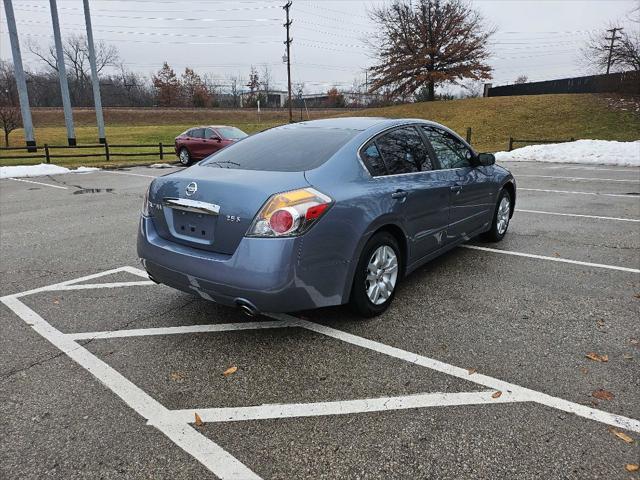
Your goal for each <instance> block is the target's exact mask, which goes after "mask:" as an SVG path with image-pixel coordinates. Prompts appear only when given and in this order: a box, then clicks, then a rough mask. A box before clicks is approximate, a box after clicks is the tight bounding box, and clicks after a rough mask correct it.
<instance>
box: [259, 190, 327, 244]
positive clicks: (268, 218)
mask: <svg viewBox="0 0 640 480" xmlns="http://www.w3.org/2000/svg"><path fill="white" fill-rule="evenodd" d="M332 204H333V200H332V199H331V198H330V197H328V196H327V195H325V194H323V193H321V192H319V191H318V190H316V189H314V188H311V187H307V188H301V189H298V190H290V191H288V192H282V193H276V194H275V195H272V196H271V197H270V198H269V200H267V202H266V203H265V204H264V205H263V207H262V208H261V209H260V211H259V212H258V214H257V215H256V218H254V219H253V223H252V224H251V227H249V230H248V231H247V236H250V237H281V236H286V237H291V236H295V235H301V234H303V233H304V232H306V231H307V230H308V229H309V228H311V226H312V225H314V224H315V223H316V222H317V221H319V219H320V218H321V217H322V216H323V215H324V214H325V213H326V212H327V210H328V209H329V207H330V206H331V205H332Z"/></svg>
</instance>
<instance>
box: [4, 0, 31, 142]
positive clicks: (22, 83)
mask: <svg viewBox="0 0 640 480" xmlns="http://www.w3.org/2000/svg"><path fill="white" fill-rule="evenodd" d="M4 11H5V13H6V14H7V29H8V30H9V42H10V43H11V55H12V57H13V69H14V72H15V77H16V87H17V88H18V99H19V100H20V113H21V115H22V126H23V128H24V138H25V141H26V144H27V150H28V151H30V152H33V151H35V147H36V140H35V137H34V135H33V121H32V120H31V108H30V107H29V95H28V93H27V81H26V79H25V77H24V69H23V68H22V54H21V53H20V40H18V29H17V28H16V17H15V15H14V13H13V4H12V3H11V0H4Z"/></svg>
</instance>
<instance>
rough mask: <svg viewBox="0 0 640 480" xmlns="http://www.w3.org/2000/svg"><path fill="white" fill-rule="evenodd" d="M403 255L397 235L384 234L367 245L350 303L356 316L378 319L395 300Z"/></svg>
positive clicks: (363, 252) (377, 236)
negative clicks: (377, 316) (395, 236)
mask: <svg viewBox="0 0 640 480" xmlns="http://www.w3.org/2000/svg"><path fill="white" fill-rule="evenodd" d="M401 258H402V257H401V255H400V248H399V247H398V242H397V241H396V239H395V238H394V237H393V235H391V234H389V233H387V232H380V233H377V234H376V235H374V236H373V237H371V239H370V240H369V241H368V242H367V244H366V245H365V247H364V250H363V251H362V255H361V256H360V260H359V261H358V265H357V267H356V274H355V277H354V279H353V286H352V287H351V299H350V301H349V304H350V306H351V308H352V309H353V310H354V312H355V313H357V314H358V315H361V316H363V317H374V316H376V315H380V314H381V313H382V312H384V311H385V310H386V309H387V308H389V305H390V304H391V302H392V301H393V297H394V296H395V292H396V284H397V282H398V279H399V275H400V266H401Z"/></svg>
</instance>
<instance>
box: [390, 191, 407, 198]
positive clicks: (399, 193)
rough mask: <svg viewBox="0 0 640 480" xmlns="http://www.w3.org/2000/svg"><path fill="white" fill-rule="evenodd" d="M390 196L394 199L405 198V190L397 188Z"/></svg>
mask: <svg viewBox="0 0 640 480" xmlns="http://www.w3.org/2000/svg"><path fill="white" fill-rule="evenodd" d="M391 198H395V199H396V200H404V199H405V198H407V192H405V191H404V190H397V191H395V192H393V193H392V194H391Z"/></svg>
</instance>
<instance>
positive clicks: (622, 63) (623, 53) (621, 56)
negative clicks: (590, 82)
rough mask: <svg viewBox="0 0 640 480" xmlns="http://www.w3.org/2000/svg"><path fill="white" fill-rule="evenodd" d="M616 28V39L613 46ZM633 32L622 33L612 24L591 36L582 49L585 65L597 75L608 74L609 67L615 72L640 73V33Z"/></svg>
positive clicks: (635, 30)
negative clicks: (632, 71) (633, 71)
mask: <svg viewBox="0 0 640 480" xmlns="http://www.w3.org/2000/svg"><path fill="white" fill-rule="evenodd" d="M614 28H615V31H616V37H615V39H614V40H613V46H612V42H611V35H612V32H611V30H613V29H614ZM633 30H634V31H633V32H632V33H629V32H627V31H625V30H622V31H620V29H619V28H617V27H614V26H613V25H612V24H611V25H610V26H609V28H608V29H606V30H603V31H602V32H597V33H593V34H591V35H590V36H589V39H588V40H587V42H586V44H585V46H584V47H583V49H582V56H583V61H584V64H585V65H586V66H587V67H588V68H589V69H590V70H592V71H594V72H597V73H603V72H606V71H607V66H609V65H610V68H611V71H613V72H620V71H624V70H636V71H640V32H639V31H638V30H637V29H633ZM609 57H611V58H609Z"/></svg>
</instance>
